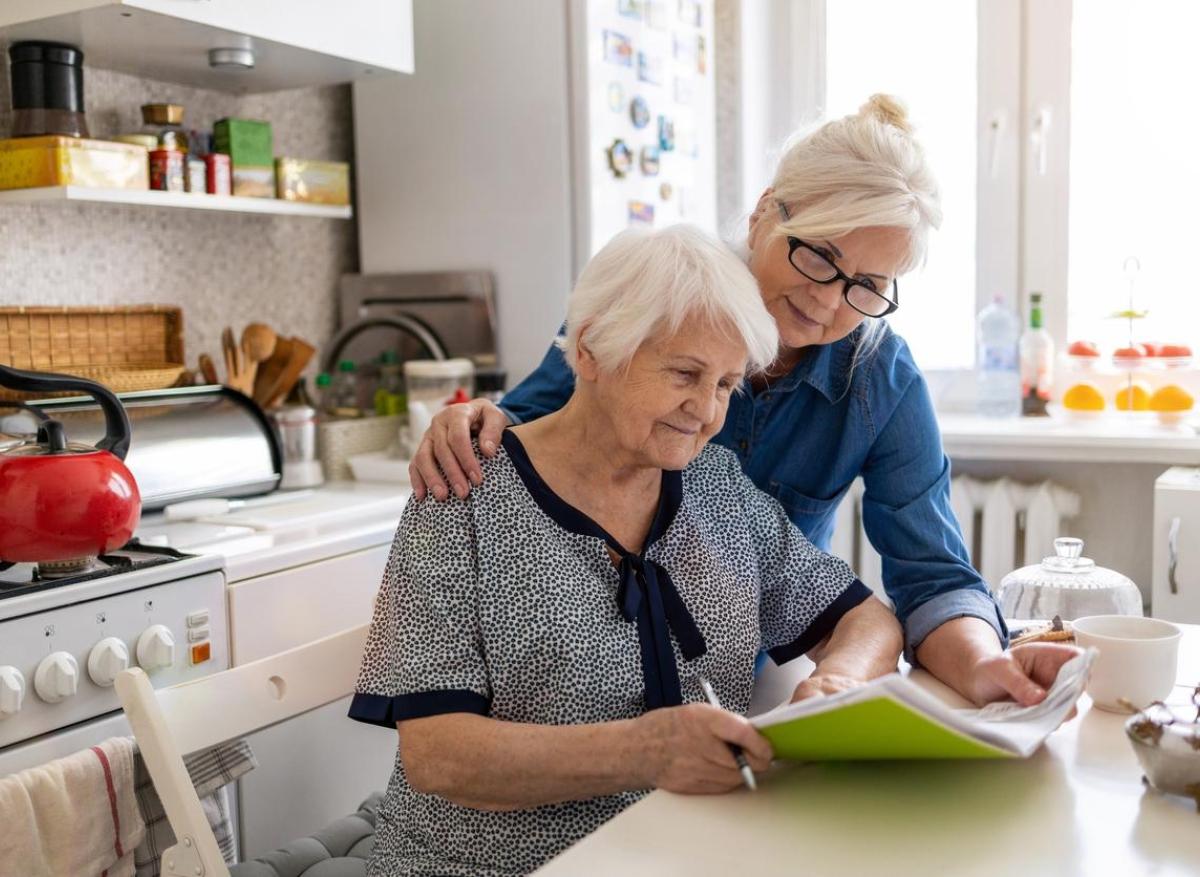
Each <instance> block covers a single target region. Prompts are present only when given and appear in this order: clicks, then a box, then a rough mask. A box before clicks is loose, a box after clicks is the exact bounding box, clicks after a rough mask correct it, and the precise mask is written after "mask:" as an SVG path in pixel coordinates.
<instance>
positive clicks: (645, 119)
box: [629, 94, 650, 128]
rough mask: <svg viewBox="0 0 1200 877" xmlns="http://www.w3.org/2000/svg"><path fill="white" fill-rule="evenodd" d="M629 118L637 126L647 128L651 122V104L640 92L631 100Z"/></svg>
mask: <svg viewBox="0 0 1200 877" xmlns="http://www.w3.org/2000/svg"><path fill="white" fill-rule="evenodd" d="M629 120H630V121H631V122H633V127H635V128H645V127H646V126H647V125H649V124H650V106H649V105H648V104H647V103H646V99H645V98H644V97H642V96H641V95H640V94H639V95H638V96H637V97H635V98H634V99H633V100H631V101H630V102H629Z"/></svg>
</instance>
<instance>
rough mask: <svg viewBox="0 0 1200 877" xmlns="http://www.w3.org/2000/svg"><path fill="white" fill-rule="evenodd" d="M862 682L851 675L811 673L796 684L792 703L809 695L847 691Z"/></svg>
mask: <svg viewBox="0 0 1200 877" xmlns="http://www.w3.org/2000/svg"><path fill="white" fill-rule="evenodd" d="M862 684H863V681H862V680H861V679H855V678H854V677H853V676H842V675H841V674H838V673H820V672H817V673H813V674H812V675H811V676H809V677H808V678H807V679H805V680H804V681H802V682H801V683H800V684H799V685H797V686H796V690H795V691H794V692H792V700H791V702H792V703H795V702H796V701H798V700H806V699H807V698H810V697H820V696H821V695H824V694H837V693H839V692H842V691H849V690H850V689H851V688H858V687H859V686H860V685H862Z"/></svg>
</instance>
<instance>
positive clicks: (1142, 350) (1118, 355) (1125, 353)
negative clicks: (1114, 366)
mask: <svg viewBox="0 0 1200 877" xmlns="http://www.w3.org/2000/svg"><path fill="white" fill-rule="evenodd" d="M1147 355H1148V354H1147V353H1146V345H1145V344H1135V345H1133V346H1132V347H1119V348H1117V349H1116V350H1114V351H1113V359H1141V358H1142V357H1144V356H1147Z"/></svg>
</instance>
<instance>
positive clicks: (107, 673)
mask: <svg viewBox="0 0 1200 877" xmlns="http://www.w3.org/2000/svg"><path fill="white" fill-rule="evenodd" d="M128 666H129V648H128V647H127V646H126V645H125V643H123V642H122V641H121V640H119V639H117V638H116V637H115V636H110V637H108V638H107V639H102V640H100V642H98V643H96V646H95V648H93V649H92V653H91V654H90V655H88V675H89V676H91V677H92V681H93V682H95V683H96V684H97V685H99V686H101V687H103V688H108V687H109V686H110V685H112V684H113V682H114V681H116V678H117V674H118V673H120V672H121V671H122V670H124V669H125V668H126V667H128Z"/></svg>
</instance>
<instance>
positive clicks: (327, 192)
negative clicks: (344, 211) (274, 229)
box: [275, 158, 350, 205]
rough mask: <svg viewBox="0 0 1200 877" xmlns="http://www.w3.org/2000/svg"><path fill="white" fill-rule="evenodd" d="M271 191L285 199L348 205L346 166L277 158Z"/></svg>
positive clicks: (348, 168)
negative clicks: (273, 185)
mask: <svg viewBox="0 0 1200 877" xmlns="http://www.w3.org/2000/svg"><path fill="white" fill-rule="evenodd" d="M275 194H276V196H277V197H279V198H283V199H284V200H285V201H307V202H309V203H310V204H340V205H344V204H349V203H350V165H348V164H346V162H344V161H310V160H308V159H304V158H277V159H275Z"/></svg>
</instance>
